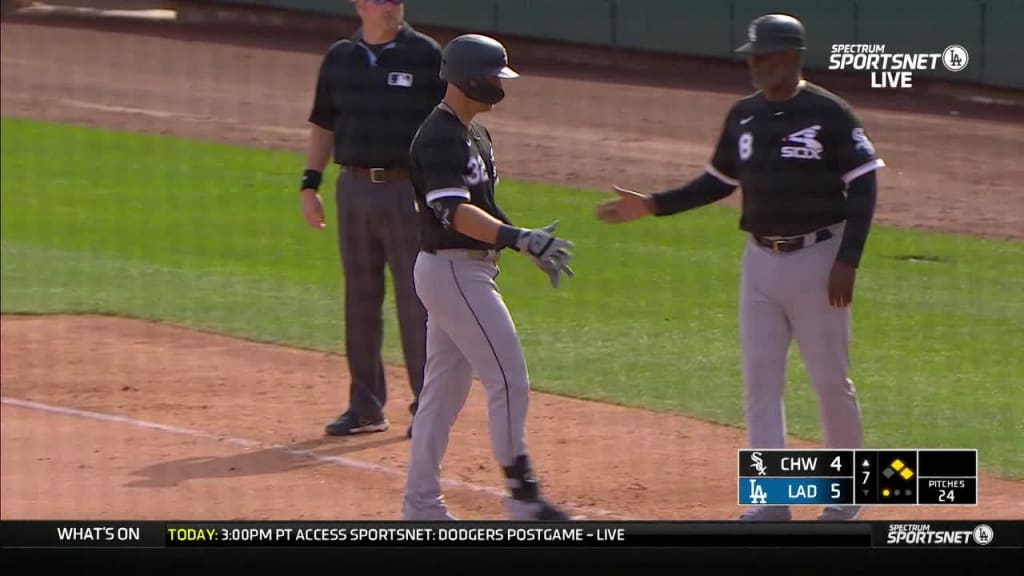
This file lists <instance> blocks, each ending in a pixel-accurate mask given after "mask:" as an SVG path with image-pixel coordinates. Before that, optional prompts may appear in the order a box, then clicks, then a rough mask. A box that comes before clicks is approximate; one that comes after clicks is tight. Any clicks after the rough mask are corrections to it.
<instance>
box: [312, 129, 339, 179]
mask: <svg viewBox="0 0 1024 576" xmlns="http://www.w3.org/2000/svg"><path fill="white" fill-rule="evenodd" d="M333 149H334V133H333V132H331V131H330V130H324V129H323V128H321V127H319V126H317V125H316V124H310V125H309V144H308V145H307V146H306V169H307V170H316V171H317V172H323V170H324V168H325V167H326V166H327V161H328V160H330V158H331V151H332V150H333Z"/></svg>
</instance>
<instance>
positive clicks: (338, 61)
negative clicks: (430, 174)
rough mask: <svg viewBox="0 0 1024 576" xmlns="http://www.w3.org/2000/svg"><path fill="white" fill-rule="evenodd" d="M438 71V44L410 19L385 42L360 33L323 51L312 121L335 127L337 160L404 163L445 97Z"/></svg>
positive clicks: (381, 164)
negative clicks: (371, 41) (426, 120)
mask: <svg viewBox="0 0 1024 576" xmlns="http://www.w3.org/2000/svg"><path fill="white" fill-rule="evenodd" d="M440 69H441V46H440V45H439V44H438V43H437V42H436V41H435V40H433V39H432V38H430V37H429V36H426V35H424V34H421V33H420V32H417V31H416V30H414V29H413V28H412V27H411V26H409V24H408V23H403V24H402V27H401V29H400V30H399V32H398V36H397V37H396V38H395V39H394V41H392V42H390V43H388V44H384V45H377V46H374V45H370V44H367V43H366V42H365V41H364V40H363V36H362V31H357V32H356V33H355V34H354V35H352V37H350V38H347V39H345V40H341V41H339V42H337V43H335V44H334V45H333V46H331V48H330V49H329V50H328V51H327V54H326V55H325V56H324V58H323V61H322V62H321V64H320V74H319V77H318V78H317V85H316V98H315V101H314V103H313V110H312V112H311V113H310V115H309V121H310V122H312V123H313V124H316V125H317V126H319V127H321V128H323V129H324V130H330V131H332V132H334V161H335V162H336V163H338V164H341V165H343V166H363V167H368V168H397V167H407V166H408V162H409V144H410V142H411V141H412V137H413V135H415V134H416V129H417V128H418V127H419V125H420V123H421V122H422V121H423V119H424V118H426V116H427V114H429V113H430V111H431V110H432V109H433V107H434V106H435V105H436V104H437V103H438V102H440V100H441V98H442V97H443V96H444V92H445V88H446V84H445V82H443V81H442V80H441V78H440Z"/></svg>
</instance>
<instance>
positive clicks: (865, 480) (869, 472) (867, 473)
mask: <svg viewBox="0 0 1024 576" xmlns="http://www.w3.org/2000/svg"><path fill="white" fill-rule="evenodd" d="M861 474H863V475H864V481H863V482H861V484H867V483H868V477H869V476H871V470H861Z"/></svg>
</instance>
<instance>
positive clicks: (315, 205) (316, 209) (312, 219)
mask: <svg viewBox="0 0 1024 576" xmlns="http://www.w3.org/2000/svg"><path fill="white" fill-rule="evenodd" d="M301 194H302V200H301V202H302V217H303V218H305V219H306V224H309V226H310V228H316V229H317V230H322V229H323V228H324V227H325V226H326V224H325V223H324V203H323V202H321V201H320V194H318V193H317V191H316V190H313V189H312V188H306V189H305V190H303V191H302V192H301Z"/></svg>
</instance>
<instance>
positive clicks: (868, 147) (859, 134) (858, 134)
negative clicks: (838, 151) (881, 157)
mask: <svg viewBox="0 0 1024 576" xmlns="http://www.w3.org/2000/svg"><path fill="white" fill-rule="evenodd" d="M852 136H853V141H854V142H856V143H857V145H856V146H855V147H854V148H855V149H857V150H863V151H864V152H865V153H866V154H867V155H868V156H871V155H873V154H874V153H875V146H874V144H872V143H871V140H869V139H868V135H867V134H865V133H864V129H863V128H854V129H853V134H852Z"/></svg>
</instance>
